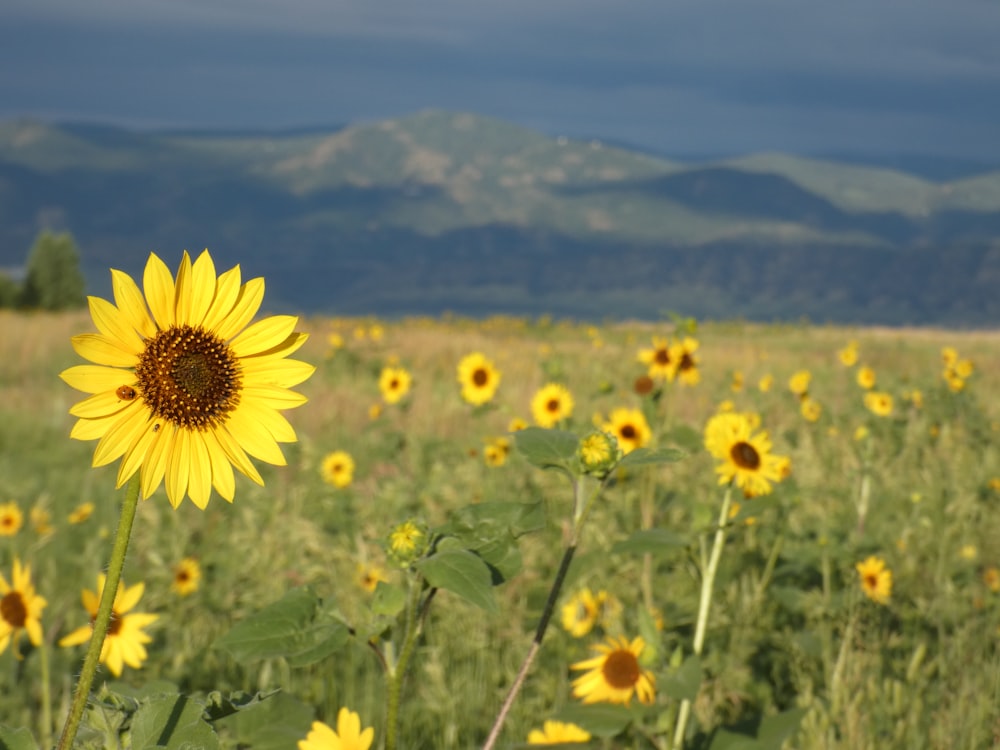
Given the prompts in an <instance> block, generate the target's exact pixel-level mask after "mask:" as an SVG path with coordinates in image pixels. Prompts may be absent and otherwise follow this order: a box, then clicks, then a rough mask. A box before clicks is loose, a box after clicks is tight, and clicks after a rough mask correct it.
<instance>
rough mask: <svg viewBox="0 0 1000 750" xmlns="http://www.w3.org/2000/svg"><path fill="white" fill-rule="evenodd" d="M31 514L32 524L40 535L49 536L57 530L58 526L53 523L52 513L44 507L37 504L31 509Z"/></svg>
mask: <svg viewBox="0 0 1000 750" xmlns="http://www.w3.org/2000/svg"><path fill="white" fill-rule="evenodd" d="M29 516H30V518H31V526H32V527H33V528H34V529H35V533H36V534H38V535H39V536H47V535H48V534H51V533H52V532H53V531H55V530H56V527H55V526H53V525H52V514H51V513H49V512H48V511H47V510H45V509H44V508H39V507H38V506H37V505H36V506H35V507H34V508H32V509H31V512H30V513H29Z"/></svg>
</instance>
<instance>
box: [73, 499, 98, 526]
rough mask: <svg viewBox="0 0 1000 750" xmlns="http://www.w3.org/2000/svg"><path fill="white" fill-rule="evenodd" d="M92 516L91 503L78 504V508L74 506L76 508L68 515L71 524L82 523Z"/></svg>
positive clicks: (92, 506) (92, 507) (92, 505)
mask: <svg viewBox="0 0 1000 750" xmlns="http://www.w3.org/2000/svg"><path fill="white" fill-rule="evenodd" d="M93 514H94V504H93V503H90V502H87V503H80V504H79V505H78V506H76V508H74V509H73V512H72V513H70V514H69V522H70V523H71V524H78V523H83V522H84V521H86V520H87V519H88V518H90V517H91V516H92V515H93Z"/></svg>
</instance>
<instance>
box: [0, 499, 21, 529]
mask: <svg viewBox="0 0 1000 750" xmlns="http://www.w3.org/2000/svg"><path fill="white" fill-rule="evenodd" d="M23 525H24V513H22V512H21V509H20V508H19V507H18V505H17V503H15V502H9V503H4V504H3V505H0V536H14V535H15V534H17V532H19V531H20V530H21V527H22V526H23Z"/></svg>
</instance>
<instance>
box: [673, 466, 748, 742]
mask: <svg viewBox="0 0 1000 750" xmlns="http://www.w3.org/2000/svg"><path fill="white" fill-rule="evenodd" d="M732 498H733V483H732V482H730V483H729V485H728V486H727V487H726V493H725V495H724V496H723V498H722V508H721V509H720V510H719V522H718V524H717V526H716V528H715V541H714V542H713V543H712V552H711V554H710V556H709V559H708V567H707V568H706V569H705V572H704V575H703V576H702V579H701V598H700V601H699V603H698V622H697V624H696V625H695V631H694V644H693V646H692V649H693V651H694V654H695V655H696V656H701V651H702V648H703V647H704V645H705V632H706V631H707V630H708V615H709V612H710V610H711V608H712V589H713V587H714V586H715V575H716V573H717V572H718V570H719V560H720V559H722V548H723V547H724V546H725V544H726V526H727V524H728V522H729V506H730V505H731V504H732ZM690 716H691V701H690V700H688V699H686V698H685V699H684V701H683V702H682V703H681V707H680V711H679V712H678V714H677V726H676V728H675V730H674V745H673V747H674V750H681V748H683V747H684V733H685V732H686V731H687V723H688V719H689V718H690Z"/></svg>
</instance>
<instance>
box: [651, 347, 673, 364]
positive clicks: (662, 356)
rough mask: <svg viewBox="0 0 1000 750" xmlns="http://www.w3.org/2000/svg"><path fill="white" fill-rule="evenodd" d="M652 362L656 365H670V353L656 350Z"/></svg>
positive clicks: (664, 350)
mask: <svg viewBox="0 0 1000 750" xmlns="http://www.w3.org/2000/svg"><path fill="white" fill-rule="evenodd" d="M653 361H654V362H656V364H658V365H669V364H670V352H668V351H667V350H666V349H657V350H656V354H654V355H653Z"/></svg>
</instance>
